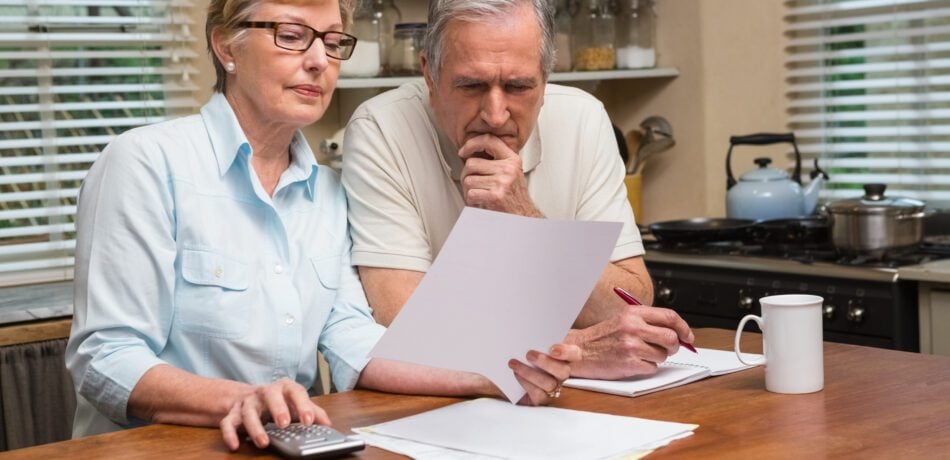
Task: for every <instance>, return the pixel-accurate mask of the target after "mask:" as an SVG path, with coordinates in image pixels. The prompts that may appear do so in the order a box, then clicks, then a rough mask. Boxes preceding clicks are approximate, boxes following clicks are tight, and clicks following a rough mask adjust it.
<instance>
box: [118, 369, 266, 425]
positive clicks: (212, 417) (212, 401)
mask: <svg viewBox="0 0 950 460" xmlns="http://www.w3.org/2000/svg"><path fill="white" fill-rule="evenodd" d="M253 391H254V386H253V385H249V384H246V383H241V382H235V381H232V380H224V379H209V378H205V377H200V376H198V375H195V374H192V373H190V372H186V371H183V370H181V369H177V368H174V367H172V366H169V365H167V364H161V365H158V366H155V367H153V368H151V369H149V370H148V371H147V372H146V373H145V375H143V376H142V378H141V379H140V380H139V382H138V383H137V384H136V385H135V388H133V389H132V394H131V395H130V396H129V403H128V414H129V416H130V417H135V418H138V419H140V420H145V421H148V422H155V423H171V424H175V425H190V426H217V425H218V423H219V422H220V421H221V419H222V418H224V416H225V415H227V413H228V411H229V410H230V409H231V406H232V405H234V403H235V402H236V401H238V400H239V399H241V398H243V397H244V396H246V395H248V394H251V393H252V392H253Z"/></svg>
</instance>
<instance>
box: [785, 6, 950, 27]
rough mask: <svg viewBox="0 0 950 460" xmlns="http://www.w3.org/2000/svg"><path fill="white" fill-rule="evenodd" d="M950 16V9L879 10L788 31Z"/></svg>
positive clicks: (796, 23) (794, 25) (797, 25)
mask: <svg viewBox="0 0 950 460" xmlns="http://www.w3.org/2000/svg"><path fill="white" fill-rule="evenodd" d="M947 16H950V8H932V9H926V10H918V11H905V12H897V13H895V12H892V11H891V12H889V11H887V10H878V11H874V12H870V13H869V14H867V15H863V16H862V15H848V16H846V17H843V18H837V19H820V20H817V21H803V22H795V23H792V24H789V25H788V27H787V28H786V30H788V31H795V32H806V31H814V30H821V29H827V28H829V27H842V26H850V25H852V24H862V25H872V24H888V23H892V22H901V21H913V20H921V19H934V18H941V17H947Z"/></svg>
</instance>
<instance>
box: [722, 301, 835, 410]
mask: <svg viewBox="0 0 950 460" xmlns="http://www.w3.org/2000/svg"><path fill="white" fill-rule="evenodd" d="M823 302H824V299H822V298H821V297H818V296H816V295H806V294H785V295H773V296H769V297H763V298H761V299H759V303H760V304H761V305H762V316H761V317H759V316H756V315H746V316H745V317H744V318H742V321H739V329H738V330H736V343H735V350H736V356H738V357H739V361H742V362H743V363H745V364H749V365H759V364H764V365H765V389H766V390H768V391H771V392H774V393H788V394H802V393H814V392H816V391H820V390H821V389H822V388H823V387H824V385H825V368H824V353H823V344H822V340H823V334H822V324H821V305H822V303H823ZM749 320H752V321H755V322H756V323H758V324H759V328H760V329H762V350H763V352H762V353H763V355H764V356H765V357H764V358H763V359H762V360H759V361H756V362H749V361H747V360H745V359H743V357H742V353H741V352H740V350H739V337H740V336H741V335H742V328H743V327H745V324H746V322H748V321H749Z"/></svg>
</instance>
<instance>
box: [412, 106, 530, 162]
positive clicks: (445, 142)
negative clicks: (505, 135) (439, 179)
mask: <svg viewBox="0 0 950 460" xmlns="http://www.w3.org/2000/svg"><path fill="white" fill-rule="evenodd" d="M422 94H423V97H422V99H423V105H424V106H425V109H426V115H428V117H429V123H431V124H432V126H433V127H434V128H435V131H436V133H438V136H439V150H440V152H441V154H442V167H443V168H444V169H446V170H448V171H449V173H450V174H451V176H452V179H453V180H456V181H458V180H461V178H462V168H463V167H464V166H465V163H464V162H463V161H462V159H461V158H459V156H458V151H459V146H457V145H455V142H453V141H452V140H451V139H449V137H448V135H446V134H445V133H443V132H442V130H441V129H439V124H438V123H437V122H436V119H435V112H434V111H433V110H432V105H431V104H430V103H429V91H428V89H427V88H423V90H422ZM538 129H539V127H538V125H537V124H535V125H534V130H532V131H531V135H530V136H528V141H527V142H525V144H524V146H523V147H521V151H519V152H518V156H520V157H521V170H522V171H523V172H524V173H525V174H528V173H529V172H531V170H533V169H534V168H535V167H536V166H538V164H540V163H541V137H540V135H539V134H538Z"/></svg>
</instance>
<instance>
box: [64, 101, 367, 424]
mask: <svg viewBox="0 0 950 460" xmlns="http://www.w3.org/2000/svg"><path fill="white" fill-rule="evenodd" d="M290 150H291V158H292V159H291V164H290V167H288V168H287V170H286V171H284V173H283V175H282V176H281V177H280V181H279V183H278V185H277V188H276V191H275V192H274V196H273V197H270V196H268V195H267V193H266V192H265V191H264V189H263V187H262V186H261V184H260V182H259V181H258V179H257V175H256V173H255V172H254V171H253V168H252V166H251V157H252V156H253V154H254V152H252V151H251V148H250V144H249V143H248V141H247V138H246V137H245V136H244V133H243V131H242V130H241V127H240V125H239V124H238V121H237V118H236V117H235V116H234V112H233V111H232V110H231V107H230V105H229V104H228V102H227V100H226V99H225V98H224V96H223V95H221V94H215V95H214V96H213V97H212V98H211V100H210V101H209V102H208V103H207V104H206V105H205V106H204V107H203V108H202V109H201V113H200V114H199V115H192V116H189V117H185V118H180V119H177V120H172V121H168V122H164V123H160V124H156V125H152V126H147V127H143V128H139V129H134V130H131V131H128V132H126V133H124V134H123V135H121V136H119V137H118V138H117V139H116V140H115V141H113V142H112V143H111V144H110V145H109V146H108V147H107V148H106V149H105V150H104V151H103V152H102V154H101V155H100V156H99V158H98V160H97V161H96V162H95V164H94V165H93V166H92V169H91V170H90V171H89V175H88V176H87V177H86V180H85V182H84V183H83V186H82V191H81V193H80V198H79V211H78V217H77V240H78V241H77V246H76V270H75V286H76V288H75V312H74V316H73V327H72V334H71V336H70V339H69V346H68V349H67V354H66V362H67V366H68V367H69V370H70V372H71V373H72V376H73V381H74V383H75V386H76V389H77V392H78V398H77V402H78V408H77V410H76V419H75V423H74V429H73V435H74V436H82V435H88V434H94V433H100V432H105V431H112V430H116V429H119V428H122V427H128V426H133V425H136V424H138V423H140V422H137V421H134V420H132V421H130V420H129V419H128V418H127V415H126V405H127V403H128V399H129V394H130V393H131V391H132V388H134V387H135V385H136V383H137V382H138V381H139V379H140V378H141V377H142V375H143V374H144V373H145V372H146V371H147V370H148V369H149V368H151V367H152V366H155V365H157V364H161V363H167V364H170V365H172V366H174V367H177V368H180V369H184V370H186V371H189V372H192V373H195V374H198V375H201V376H204V377H211V378H224V379H231V380H237V381H242V382H248V383H252V384H265V383H268V382H272V381H274V380H277V379H279V378H282V377H288V378H290V379H292V380H294V381H296V382H298V383H300V384H301V385H303V386H304V387H306V388H310V387H311V386H312V385H313V383H314V381H315V379H316V377H317V349H318V348H319V350H320V351H321V352H323V353H324V355H325V356H326V358H327V362H328V363H329V365H330V369H331V374H332V376H333V382H334V384H335V386H336V388H338V389H340V390H346V389H350V388H353V386H354V385H355V384H356V381H357V379H358V377H359V373H360V371H362V369H363V367H364V366H365V365H366V363H367V361H368V358H367V354H368V352H369V350H370V348H372V346H373V345H374V344H375V343H376V341H377V340H378V339H379V337H380V336H381V335H382V333H383V330H384V329H383V327H382V326H379V325H377V324H376V323H375V322H374V321H373V318H372V315H371V312H370V309H369V307H368V305H367V302H366V298H365V296H364V294H363V290H362V286H361V285H360V283H359V279H358V278H357V275H356V272H355V270H354V269H353V267H351V266H350V256H349V247H350V239H349V236H348V233H347V221H346V201H345V198H344V195H343V191H342V188H341V187H340V183H339V180H338V177H337V175H336V174H335V173H334V172H333V171H331V170H329V169H327V168H325V167H321V166H318V165H317V164H316V162H315V161H314V158H313V153H312V151H311V150H310V147H309V146H308V145H307V142H306V141H305V140H304V138H303V136H302V135H301V134H300V133H299V132H298V133H296V135H295V136H294V140H293V143H292V145H291V149H290Z"/></svg>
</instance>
